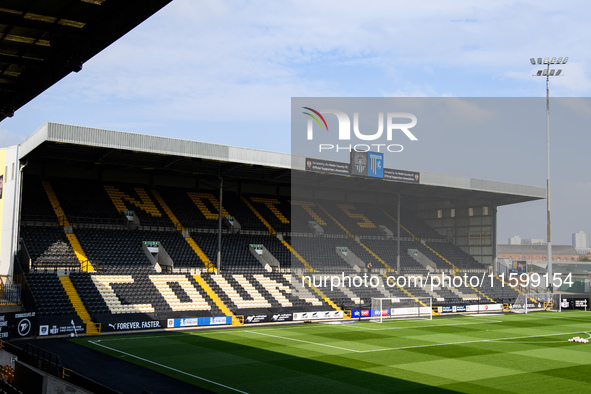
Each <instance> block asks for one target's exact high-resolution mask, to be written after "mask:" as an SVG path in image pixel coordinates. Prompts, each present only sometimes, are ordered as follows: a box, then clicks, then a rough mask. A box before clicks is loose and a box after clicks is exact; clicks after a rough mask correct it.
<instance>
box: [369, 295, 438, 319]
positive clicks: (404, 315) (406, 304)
mask: <svg viewBox="0 0 591 394" xmlns="http://www.w3.org/2000/svg"><path fill="white" fill-rule="evenodd" d="M383 311H384V312H385V311H387V315H384V314H383ZM370 312H371V313H370V315H371V321H372V322H375V323H382V322H383V321H384V320H398V319H423V320H432V319H433V299H432V298H431V297H388V298H385V297H384V298H372V299H371V311H370Z"/></svg>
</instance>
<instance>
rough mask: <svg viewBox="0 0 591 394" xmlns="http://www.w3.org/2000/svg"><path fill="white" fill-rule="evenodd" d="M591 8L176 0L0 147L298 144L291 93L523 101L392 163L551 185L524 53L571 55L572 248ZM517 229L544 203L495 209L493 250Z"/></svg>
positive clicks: (532, 223)
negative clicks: (107, 134) (140, 140)
mask: <svg viewBox="0 0 591 394" xmlns="http://www.w3.org/2000/svg"><path fill="white" fill-rule="evenodd" d="M589 11H591V4H589V3H588V2H586V1H574V0H565V1H562V2H556V1H544V0H533V1H519V2H517V1H494V2H477V1H472V0H471V1H461V0H448V1H444V2H442V1H436V0H423V1H418V2H400V1H391V0H388V1H365V2H359V1H349V0H344V1H342V0H341V1H336V0H329V1H322V2H318V1H307V0H306V1H303V0H298V1H281V2H274V1H222V0H215V1H210V0H199V1H195V0H173V1H172V2H171V3H170V4H169V5H167V6H166V7H165V8H163V9H162V10H161V11H159V12H158V13H157V14H155V15H153V16H152V17H151V18H149V19H148V20H147V21H145V22H144V23H142V24H141V25H140V26H138V27H137V28H136V29H134V30H132V31H131V32H129V33H128V34H127V35H125V36H124V37H122V38H121V39H119V40H118V41H117V42H115V43H114V44H112V45H111V46H110V47H108V48H106V49H105V50H104V51H102V52H101V53H99V54H97V55H96V56H95V57H94V58H93V59H90V60H89V61H88V62H86V63H85V64H84V66H83V69H82V70H81V71H80V72H79V73H72V74H70V75H68V76H67V77H66V78H64V79H63V80H61V81H60V82H58V83H57V84H55V85H54V86H52V87H51V88H49V89H48V90H46V91H45V92H43V93H42V94H41V95H40V96H38V97H37V98H35V99H34V100H32V101H31V102H29V103H28V104H27V105H26V106H24V107H23V108H21V109H19V110H17V111H16V112H15V115H14V117H12V118H9V119H6V120H4V121H2V122H0V146H9V145H15V144H18V143H20V142H21V141H22V140H23V139H25V138H26V137H27V136H29V135H30V134H32V133H33V132H34V131H35V130H36V129H37V128H39V127H40V126H41V125H42V124H43V123H45V122H46V121H51V122H59V123H66V124H74V125H81V126H89V127H97V128H105V129H113V130H121V131H130V132H136V133H142V134H152V135H161V136H169V137H175V138H183V139H190V140H197V141H203V142H211V143H219V144H224V145H235V146H243V147H250V148H257V149H264V150H270V151H279V152H290V149H291V146H290V140H291V138H290V134H291V125H290V117H291V108H290V103H291V98H292V97H401V98H417V97H419V98H420V97H424V98H431V97H434V98H451V99H454V98H480V97H491V98H515V97H525V98H532V100H534V102H538V101H536V100H539V105H540V107H541V108H540V112H539V119H538V118H536V119H535V120H532V123H531V124H529V123H528V124H526V125H524V126H523V127H520V128H518V129H515V128H505V127H503V122H502V121H501V122H499V119H498V118H497V119H495V122H497V123H498V124H499V131H498V133H479V132H478V129H475V131H474V132H473V133H466V132H462V133H453V132H447V133H446V134H443V135H441V134H440V135H438V136H437V137H436V138H435V137H433V139H432V140H431V145H432V144H433V143H434V141H437V144H438V147H439V148H440V150H441V154H426V153H425V152H427V151H421V149H419V148H417V149H415V151H414V152H412V150H411V152H408V153H409V154H408V155H407V156H404V157H403V158H404V160H401V161H400V165H395V166H394V167H396V168H402V169H407V170H415V171H428V172H436V173H443V174H452V175H461V176H469V177H474V178H482V179H490V180H496V181H504V182H512V183H522V184H528V185H534V186H540V187H543V186H545V183H546V129H545V100H544V99H543V98H544V97H545V93H546V91H545V79H544V78H542V77H534V76H533V74H534V72H535V71H536V70H537V68H536V67H534V66H532V65H531V63H530V61H529V59H530V58H531V57H546V56H549V57H553V56H556V57H565V56H568V57H569V62H568V63H567V64H566V65H565V66H564V67H562V68H563V76H560V77H553V78H551V80H550V96H551V97H553V98H557V97H565V98H580V100H576V102H574V104H573V102H571V101H564V100H563V101H560V102H559V101H554V104H552V103H553V102H552V101H551V120H550V128H551V135H552V137H551V139H552V144H551V146H552V151H551V160H550V162H551V179H552V183H551V191H552V200H551V201H552V226H553V230H552V231H553V243H554V244H570V243H571V234H572V233H574V232H576V231H579V230H583V231H586V232H588V233H591V209H590V208H591V206H590V205H591V203H590V202H589V201H591V199H590V198H589V196H591V179H590V176H589V165H588V163H589V159H588V146H589V142H590V141H591V138H589V137H588V133H587V128H586V127H585V124H581V123H577V124H576V127H574V124H571V123H570V120H569V118H568V114H569V112H568V111H566V110H565V111H563V112H562V113H561V108H562V109H564V108H566V107H571V109H572V107H573V106H575V107H578V108H579V111H580V114H581V116H583V117H584V115H585V114H587V113H591V111H587V108H591V105H589V100H587V98H588V97H589V96H591V95H590V93H591V73H590V71H589V67H588V64H590V63H591V51H589V50H588V48H590V47H591V27H590V25H589V23H588V15H589ZM476 110H482V108H480V109H474V108H465V109H464V111H463V112H462V113H463V114H464V115H467V116H471V115H473V114H474V113H477V112H474V111H476ZM553 111H554V112H556V114H555V115H554V116H553V115H552V114H554V112H553ZM459 121H462V117H460V119H459ZM508 121H509V120H508ZM587 124H589V123H587ZM428 138H429V137H428V136H427V135H425V136H424V137H423V136H419V143H420V142H421V141H420V140H421V139H423V140H425V139H427V140H428ZM427 145H428V144H426V143H425V144H424V146H427ZM420 146H422V145H417V147H420ZM444 152H447V153H451V154H444ZM457 152H463V153H465V152H470V153H469V154H468V155H466V156H464V155H463V154H462V155H459V154H457ZM401 157H402V156H401ZM513 235H519V236H521V237H522V238H542V239H545V238H546V202H545V201H537V202H532V203H527V204H518V205H515V206H510V207H502V208H500V209H499V216H498V241H499V243H505V242H507V238H509V237H511V236H513Z"/></svg>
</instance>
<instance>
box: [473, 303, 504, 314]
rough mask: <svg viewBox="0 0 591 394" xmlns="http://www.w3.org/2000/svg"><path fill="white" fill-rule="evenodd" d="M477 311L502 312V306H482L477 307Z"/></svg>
mask: <svg viewBox="0 0 591 394" xmlns="http://www.w3.org/2000/svg"><path fill="white" fill-rule="evenodd" d="M478 310H479V311H480V312H488V311H502V310H503V304H484V305H478Z"/></svg>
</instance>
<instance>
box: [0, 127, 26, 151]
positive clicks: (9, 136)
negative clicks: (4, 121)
mask: <svg viewBox="0 0 591 394" xmlns="http://www.w3.org/2000/svg"><path fill="white" fill-rule="evenodd" d="M25 138H26V136H24V135H21V134H18V133H15V132H13V131H10V130H7V129H5V128H0V147H3V148H5V147H8V146H13V145H18V144H20V143H21V142H23V140H24V139H25Z"/></svg>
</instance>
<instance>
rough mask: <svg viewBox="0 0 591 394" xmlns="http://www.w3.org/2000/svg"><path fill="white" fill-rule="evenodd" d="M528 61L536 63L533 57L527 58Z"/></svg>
mask: <svg viewBox="0 0 591 394" xmlns="http://www.w3.org/2000/svg"><path fill="white" fill-rule="evenodd" d="M529 61H530V62H531V64H533V65H535V64H536V59H534V58H533V57H532V58H530V59H529Z"/></svg>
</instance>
